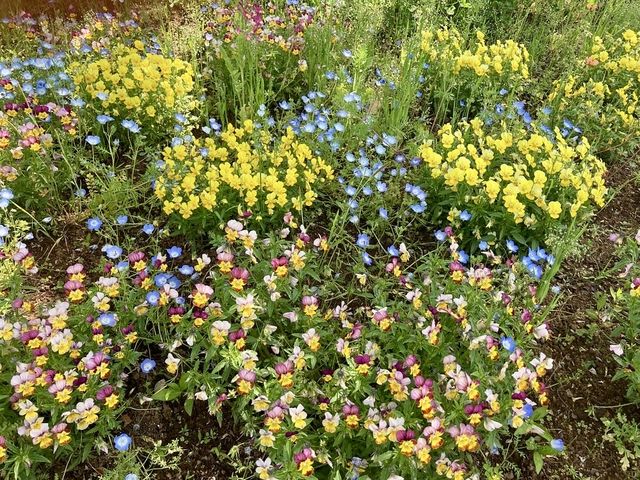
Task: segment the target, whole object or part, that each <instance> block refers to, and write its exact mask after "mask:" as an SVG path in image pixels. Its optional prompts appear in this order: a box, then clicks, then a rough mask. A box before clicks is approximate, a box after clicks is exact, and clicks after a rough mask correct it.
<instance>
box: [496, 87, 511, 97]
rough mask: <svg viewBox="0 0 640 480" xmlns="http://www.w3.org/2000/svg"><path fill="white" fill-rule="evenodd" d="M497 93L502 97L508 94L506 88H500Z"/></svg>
mask: <svg viewBox="0 0 640 480" xmlns="http://www.w3.org/2000/svg"><path fill="white" fill-rule="evenodd" d="M498 93H499V94H500V95H502V96H503V97H504V96H505V95H506V94H507V93H509V90H507V89H506V88H501V89H500V91H499V92H498Z"/></svg>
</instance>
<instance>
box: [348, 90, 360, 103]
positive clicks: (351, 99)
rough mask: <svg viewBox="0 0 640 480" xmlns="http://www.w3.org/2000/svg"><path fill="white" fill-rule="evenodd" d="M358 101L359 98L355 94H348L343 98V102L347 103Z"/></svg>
mask: <svg viewBox="0 0 640 480" xmlns="http://www.w3.org/2000/svg"><path fill="white" fill-rule="evenodd" d="M360 100H361V97H360V95H358V94H357V93H356V92H349V93H347V94H346V95H345V96H344V101H345V102H347V103H352V102H359V101H360Z"/></svg>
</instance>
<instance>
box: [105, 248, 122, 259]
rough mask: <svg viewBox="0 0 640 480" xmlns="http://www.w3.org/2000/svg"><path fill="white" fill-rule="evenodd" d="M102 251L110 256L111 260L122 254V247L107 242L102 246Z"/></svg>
mask: <svg viewBox="0 0 640 480" xmlns="http://www.w3.org/2000/svg"><path fill="white" fill-rule="evenodd" d="M102 251H103V252H104V254H105V255H106V256H107V258H110V259H111V260H116V259H118V258H120V256H121V255H122V248H120V247H119V246H117V245H109V244H107V245H105V246H104V247H102Z"/></svg>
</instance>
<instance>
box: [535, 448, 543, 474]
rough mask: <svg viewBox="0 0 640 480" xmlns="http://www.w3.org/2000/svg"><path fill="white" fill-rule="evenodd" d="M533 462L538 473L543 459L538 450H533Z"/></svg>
mask: <svg viewBox="0 0 640 480" xmlns="http://www.w3.org/2000/svg"><path fill="white" fill-rule="evenodd" d="M533 464H534V465H535V467H536V473H540V472H541V471H542V466H543V464H544V461H543V460H542V455H540V454H539V453H538V452H535V453H534V454H533Z"/></svg>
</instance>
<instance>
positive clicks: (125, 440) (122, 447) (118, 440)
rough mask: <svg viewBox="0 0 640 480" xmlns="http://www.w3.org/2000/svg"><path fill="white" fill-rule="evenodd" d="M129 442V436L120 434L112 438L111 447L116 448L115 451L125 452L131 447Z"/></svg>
mask: <svg viewBox="0 0 640 480" xmlns="http://www.w3.org/2000/svg"><path fill="white" fill-rule="evenodd" d="M131 442H132V440H131V437H130V436H129V435H127V434H126V433H121V434H120V435H118V436H116V437H114V439H113V446H114V447H115V448H116V450H118V451H120V452H125V451H127V450H129V447H131Z"/></svg>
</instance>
